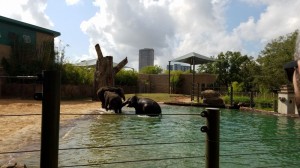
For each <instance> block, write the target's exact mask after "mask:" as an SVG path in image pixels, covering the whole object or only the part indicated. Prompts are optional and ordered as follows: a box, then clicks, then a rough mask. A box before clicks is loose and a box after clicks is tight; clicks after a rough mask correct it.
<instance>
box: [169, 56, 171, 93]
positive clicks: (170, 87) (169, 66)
mask: <svg viewBox="0 0 300 168" xmlns="http://www.w3.org/2000/svg"><path fill="white" fill-rule="evenodd" d="M169 94H171V61H169Z"/></svg>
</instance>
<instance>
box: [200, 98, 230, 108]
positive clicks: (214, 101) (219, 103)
mask: <svg viewBox="0 0 300 168" xmlns="http://www.w3.org/2000/svg"><path fill="white" fill-rule="evenodd" d="M203 103H204V104H207V105H214V106H223V105H225V104H224V101H223V99H221V98H219V97H213V98H204V99H203Z"/></svg>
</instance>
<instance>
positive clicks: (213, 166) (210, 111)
mask: <svg viewBox="0 0 300 168" xmlns="http://www.w3.org/2000/svg"><path fill="white" fill-rule="evenodd" d="M201 116H202V117H206V126H202V127H201V131H202V132H205V133H206V146H205V151H206V154H205V167H206V168H219V153H220V151H219V150H220V149H219V148H220V141H219V140H220V110H219V109H218V108H206V111H203V112H202V113H201Z"/></svg>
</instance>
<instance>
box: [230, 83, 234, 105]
mask: <svg viewBox="0 0 300 168" xmlns="http://www.w3.org/2000/svg"><path fill="white" fill-rule="evenodd" d="M230 106H233V87H232V86H230Z"/></svg>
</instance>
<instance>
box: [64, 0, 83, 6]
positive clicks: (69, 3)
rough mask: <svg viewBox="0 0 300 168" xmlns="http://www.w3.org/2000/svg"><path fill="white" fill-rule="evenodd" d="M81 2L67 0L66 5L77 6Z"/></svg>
mask: <svg viewBox="0 0 300 168" xmlns="http://www.w3.org/2000/svg"><path fill="white" fill-rule="evenodd" d="M79 2H80V0H66V4H67V5H69V6H71V5H76V4H78V3H79Z"/></svg>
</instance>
